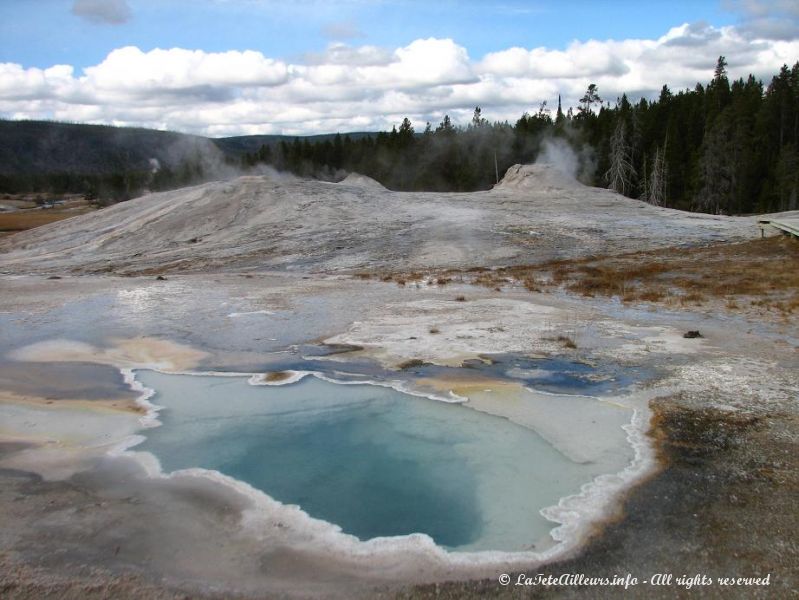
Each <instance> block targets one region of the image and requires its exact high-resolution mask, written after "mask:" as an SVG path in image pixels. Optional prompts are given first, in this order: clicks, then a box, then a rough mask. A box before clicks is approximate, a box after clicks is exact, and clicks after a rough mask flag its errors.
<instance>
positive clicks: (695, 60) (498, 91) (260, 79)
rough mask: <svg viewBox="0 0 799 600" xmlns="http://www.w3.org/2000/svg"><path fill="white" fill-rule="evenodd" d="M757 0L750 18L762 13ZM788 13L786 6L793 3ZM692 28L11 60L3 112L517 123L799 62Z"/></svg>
mask: <svg viewBox="0 0 799 600" xmlns="http://www.w3.org/2000/svg"><path fill="white" fill-rule="evenodd" d="M758 6H759V5H758V3H757V1H756V0H751V6H750V12H749V13H747V14H751V15H752V19H756V18H758V17H759V16H761V14H760V13H759V12H758ZM786 10H787V9H786ZM750 23H751V19H750V21H746V23H745V24H743V25H740V26H735V27H721V28H718V27H713V26H710V25H707V24H704V23H693V24H684V25H680V26H679V27H674V28H672V29H670V30H669V31H667V32H665V33H664V34H663V35H662V36H661V37H659V38H657V39H628V40H587V41H575V42H573V43H571V44H570V45H569V46H568V47H566V48H564V49H553V48H545V47H534V48H520V47H514V48H508V49H506V50H502V51H499V52H492V53H490V54H488V55H486V56H484V57H481V58H479V59H475V58H472V57H470V56H469V54H468V52H467V50H466V48H464V47H463V46H462V45H460V44H458V43H457V42H456V41H455V40H452V39H437V38H428V39H418V40H415V41H413V42H411V43H409V44H408V45H406V46H403V47H400V48H393V49H392V48H380V47H377V46H373V45H363V46H351V45H347V44H344V43H341V42H334V43H332V44H331V45H330V46H329V47H328V48H327V49H326V50H325V51H324V52H320V53H316V54H310V55H307V56H305V57H303V58H302V59H301V60H295V61H284V60H279V59H275V58H270V57H268V56H264V55H263V54H262V53H261V52H258V51H254V50H248V51H228V52H206V51H203V50H189V49H184V48H171V49H154V50H149V51H144V50H142V49H140V48H137V47H133V46H128V47H124V48H118V49H116V50H113V51H112V52H110V53H109V54H108V56H106V58H105V59H104V60H103V61H102V62H100V63H99V64H96V65H94V66H91V67H88V68H86V69H83V70H82V71H77V70H76V69H74V68H73V67H72V66H69V65H54V66H52V67H50V68H47V69H38V68H26V67H24V66H22V65H18V64H15V63H0V116H4V117H6V118H32V119H35V118H47V119H59V120H68V121H83V122H97V123H113V124H128V125H138V126H144V127H156V128H162V129H163V128H169V129H175V130H179V131H186V132H192V133H200V134H207V135H213V136H222V135H239V134H252V133H286V134H305V133H320V132H332V131H355V130H377V129H385V128H390V127H391V126H392V125H394V124H398V123H399V122H400V121H401V120H402V118H403V117H405V116H408V117H409V118H411V120H412V121H413V122H414V124H415V125H416V127H417V128H419V129H421V128H423V127H424V123H425V121H431V122H432V124H433V125H434V126H435V125H436V124H437V123H438V122H439V121H440V120H441V119H442V118H443V116H444V114H445V113H446V114H449V115H450V116H451V117H452V119H453V120H454V121H455V122H456V123H465V122H467V121H468V120H469V118H470V116H471V112H472V110H473V109H474V107H475V106H476V105H480V106H481V107H482V108H483V115H484V116H485V117H487V118H488V119H490V120H505V119H507V120H510V121H511V122H512V121H514V120H515V119H517V118H518V117H519V116H520V115H521V114H522V113H523V112H524V111H534V110H536V109H537V108H538V106H539V104H540V103H541V102H542V101H547V102H548V103H549V106H550V107H552V108H554V105H555V103H556V102H557V97H558V94H561V95H562V96H563V104H564V109H565V108H566V107H568V106H575V105H576V103H577V100H578V99H579V98H580V96H582V94H583V93H584V91H585V89H586V87H587V85H588V84H589V83H596V84H597V85H598V86H599V92H600V95H601V96H602V97H603V98H604V99H605V100H610V101H615V100H616V98H617V97H619V96H620V95H621V94H622V93H623V92H627V93H628V95H630V97H631V99H633V100H635V99H637V98H638V97H639V96H642V95H643V96H648V97H653V96H656V95H657V94H658V92H659V91H660V88H661V87H662V85H663V84H664V83H665V84H668V85H669V87H671V89H672V90H674V91H676V90H679V89H684V88H693V86H694V85H695V84H696V82H697V81H699V82H707V81H708V80H709V79H710V78H711V77H712V73H713V68H714V66H715V64H716V59H717V58H718V57H719V56H720V55H724V56H725V57H726V58H727V61H728V64H729V72H730V76H731V77H741V76H747V75H748V74H749V73H754V74H755V75H756V76H758V77H761V78H764V79H766V83H768V78H769V77H771V75H773V74H775V73H776V72H777V71H778V70H779V68H780V67H781V66H782V64H784V63H787V64H789V65H790V64H793V63H794V62H796V60H797V58H799V35H794V36H793V37H790V36H789V39H784V38H785V36H777V37H776V38H775V37H774V36H767V35H760V36H758V35H756V34H755V30H754V29H752V28H751V27H749V24H750Z"/></svg>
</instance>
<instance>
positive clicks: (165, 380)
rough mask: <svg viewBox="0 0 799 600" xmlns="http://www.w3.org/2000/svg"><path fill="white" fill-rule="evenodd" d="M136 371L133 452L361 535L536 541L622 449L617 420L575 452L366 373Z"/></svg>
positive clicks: (488, 546)
mask: <svg viewBox="0 0 799 600" xmlns="http://www.w3.org/2000/svg"><path fill="white" fill-rule="evenodd" d="M137 379H139V380H140V381H141V383H143V384H144V385H145V386H147V387H148V388H152V389H154V390H157V394H156V395H155V396H154V397H153V398H152V401H153V402H154V403H155V404H158V405H160V406H163V407H164V409H163V410H162V411H161V413H160V415H159V419H160V420H161V422H162V426H161V427H157V428H154V429H149V430H147V431H146V436H147V439H146V441H145V442H143V443H142V444H141V445H140V446H138V447H137V448H136V450H144V451H149V452H152V453H153V454H154V455H155V456H157V457H158V458H159V460H160V462H161V464H162V467H163V469H164V470H165V471H168V472H169V471H174V470H179V469H183V468H191V467H203V468H206V469H213V470H217V471H220V472H222V473H225V474H227V475H230V476H232V477H234V478H236V479H239V480H243V481H246V482H247V483H249V484H250V485H252V486H253V487H255V488H258V489H260V490H262V491H264V492H265V493H267V494H268V495H270V496H272V497H273V498H275V499H277V500H279V501H281V502H284V503H287V504H297V505H299V506H300V507H301V508H302V509H303V510H304V511H305V512H307V513H308V514H309V515H310V516H312V517H314V518H318V519H323V520H325V521H329V522H332V523H335V524H337V525H339V526H340V527H341V528H342V529H343V531H344V532H345V533H349V534H352V535H355V536H357V537H358V538H360V539H362V540H366V539H371V538H374V537H383V536H399V535H405V534H410V533H425V534H428V535H430V536H431V537H432V538H433V539H434V540H435V541H436V543H438V544H439V545H442V546H445V547H448V548H453V549H458V550H470V551H471V550H505V551H520V550H527V549H531V548H533V547H534V548H536V549H544V548H545V547H547V546H549V545H551V544H552V541H551V538H550V537H549V532H550V531H551V530H552V529H553V528H554V527H555V525H556V524H555V523H553V522H552V521H549V520H547V519H545V518H544V517H543V516H542V515H541V514H540V512H539V511H540V510H541V509H542V508H545V507H549V506H552V505H556V504H558V501H559V499H561V498H563V497H565V496H569V495H572V494H576V493H578V492H579V491H580V487H581V485H583V484H586V483H588V482H590V481H591V480H592V479H593V478H594V477H596V476H597V475H600V474H603V473H613V472H618V471H621V470H622V469H624V468H625V466H627V465H628V464H629V463H630V461H631V460H632V456H633V450H632V448H631V447H630V446H629V444H627V443H626V440H625V438H624V435H623V432H622V431H619V432H611V435H613V436H616V437H617V438H618V443H617V446H616V447H615V448H614V451H613V452H611V453H610V454H608V453H607V452H605V453H604V454H603V457H602V460H597V461H590V460H589V461H575V460H573V459H570V458H568V457H567V454H564V453H563V452H561V451H559V450H557V449H556V445H553V444H552V443H550V442H549V441H546V440H545V439H544V438H543V437H541V436H540V435H538V434H537V433H536V432H535V431H533V430H531V429H528V428H525V427H522V426H520V425H517V424H515V423H512V422H511V421H509V420H507V419H504V418H499V417H495V416H492V415H489V414H484V413H481V412H478V411H475V410H472V409H471V408H468V407H466V406H463V405H459V404H448V403H444V402H440V401H434V400H430V399H427V398H421V397H416V396H412V395H409V394H405V393H402V392H398V391H396V390H394V389H391V388H386V387H379V386H375V385H367V384H357V385H342V384H337V383H332V382H328V381H324V380H321V379H317V378H315V377H306V378H305V379H303V380H302V381H300V382H298V383H294V384H290V385H285V386H252V385H249V384H248V383H247V380H246V378H245V377H222V376H193V375H166V374H162V373H157V372H153V371H139V372H137ZM597 404H601V403H597ZM598 410H599V409H598ZM602 410H604V409H602ZM607 410H615V411H618V410H619V409H618V408H614V407H607ZM629 416H630V415H629V413H626V414H625V415H624V419H622V420H621V421H618V420H615V419H614V420H612V422H613V423H614V425H613V427H615V428H618V429H619V430H620V427H619V425H618V423H619V422H625V419H626V421H627V422H628V421H629ZM599 426H602V425H598V427H599ZM608 427H609V426H608ZM600 433H601V434H603V435H608V432H597V434H600Z"/></svg>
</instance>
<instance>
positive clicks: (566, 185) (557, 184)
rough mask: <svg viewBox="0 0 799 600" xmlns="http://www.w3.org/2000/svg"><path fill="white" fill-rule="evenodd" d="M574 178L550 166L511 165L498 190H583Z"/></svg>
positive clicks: (544, 164)
mask: <svg viewBox="0 0 799 600" xmlns="http://www.w3.org/2000/svg"><path fill="white" fill-rule="evenodd" d="M585 187H587V186H584V185H583V184H582V183H580V182H579V181H577V180H576V179H575V178H574V177H572V176H571V175H569V174H568V173H566V172H565V171H563V170H561V169H559V168H558V167H557V166H556V165H551V164H546V163H543V164H534V165H513V166H512V167H510V168H509V169H508V170H507V171H506V172H505V176H504V177H503V178H502V179H501V180H500V182H499V183H498V184H497V185H495V186H494V189H499V190H546V191H552V190H576V189H579V188H585Z"/></svg>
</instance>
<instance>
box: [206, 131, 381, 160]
mask: <svg viewBox="0 0 799 600" xmlns="http://www.w3.org/2000/svg"><path fill="white" fill-rule="evenodd" d="M341 135H342V136H345V135H347V136H349V137H350V139H351V140H359V139H362V138H365V137H370V136H375V135H377V133H370V132H368V131H355V132H351V133H342V134H341ZM296 137H298V136H293V135H242V136H237V137H226V138H215V139H213V142H214V144H216V145H217V147H218V148H219V149H220V150H222V151H223V152H224V153H225V154H227V155H237V156H241V155H243V154H247V153H253V152H258V150H259V149H260V148H261V146H264V145H266V146H275V145H276V144H279V143H280V142H283V141H286V142H290V141H293V140H294V139H295V138H296ZM335 137H336V134H335V133H324V134H321V135H307V136H301V137H300V139H302V140H308V141H309V142H310V143H312V144H315V143H316V142H324V141H325V140H333V138H335Z"/></svg>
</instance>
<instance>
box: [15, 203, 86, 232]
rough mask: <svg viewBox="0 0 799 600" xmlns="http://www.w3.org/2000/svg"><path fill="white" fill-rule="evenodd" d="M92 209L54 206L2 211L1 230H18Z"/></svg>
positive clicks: (38, 225)
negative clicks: (61, 208) (65, 208)
mask: <svg viewBox="0 0 799 600" xmlns="http://www.w3.org/2000/svg"><path fill="white" fill-rule="evenodd" d="M91 210H92V209H90V208H85V209H78V210H57V209H54V208H51V209H44V210H19V211H12V212H0V231H6V232H17V231H25V230H27V229H33V228H34V227H40V226H41V225H47V224H48V223H55V222H56V221H63V220H64V219H69V218H70V217H76V216H78V215H82V214H84V213H87V212H90V211H91Z"/></svg>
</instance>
